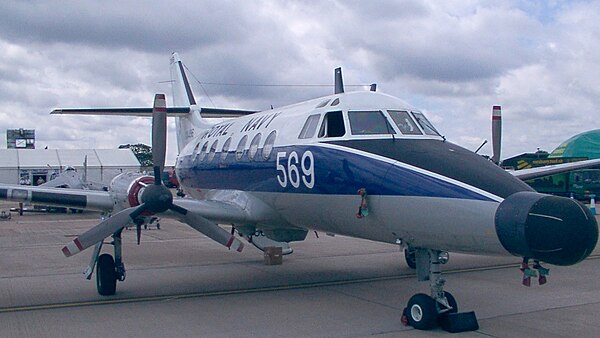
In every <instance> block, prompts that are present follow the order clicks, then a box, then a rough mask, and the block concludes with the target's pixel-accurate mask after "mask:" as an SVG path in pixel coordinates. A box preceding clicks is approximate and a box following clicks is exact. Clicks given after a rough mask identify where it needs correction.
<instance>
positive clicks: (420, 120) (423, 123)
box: [412, 112, 440, 136]
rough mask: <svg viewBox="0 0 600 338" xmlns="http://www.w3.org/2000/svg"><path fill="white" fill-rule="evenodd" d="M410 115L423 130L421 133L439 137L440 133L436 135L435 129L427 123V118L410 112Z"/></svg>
mask: <svg viewBox="0 0 600 338" xmlns="http://www.w3.org/2000/svg"><path fill="white" fill-rule="evenodd" d="M412 114H413V116H414V117H415V120H417V123H419V125H420V126H421V128H423V131H424V132H425V134H427V135H437V136H439V135H440V133H438V132H437V130H435V128H434V127H433V125H432V124H431V122H429V120H427V118H426V117H425V115H423V113H420V112H412Z"/></svg>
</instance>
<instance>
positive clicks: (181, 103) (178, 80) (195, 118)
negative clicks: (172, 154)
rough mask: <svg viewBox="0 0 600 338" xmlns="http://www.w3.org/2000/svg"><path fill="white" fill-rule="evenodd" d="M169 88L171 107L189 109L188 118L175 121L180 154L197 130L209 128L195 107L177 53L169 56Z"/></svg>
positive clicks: (190, 89) (190, 88)
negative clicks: (171, 92)
mask: <svg viewBox="0 0 600 338" xmlns="http://www.w3.org/2000/svg"><path fill="white" fill-rule="evenodd" d="M170 70H171V88H172V89H173V105H174V106H175V107H191V108H192V109H190V114H189V116H186V117H178V118H176V119H175V126H176V128H177V151H178V152H181V150H182V149H183V147H185V145H186V144H188V143H189V142H190V141H191V140H192V139H193V138H194V137H195V136H196V135H198V130H199V129H206V128H208V127H210V126H211V124H210V123H208V122H207V121H205V120H204V119H203V118H202V117H201V116H200V112H199V110H198V109H194V108H195V106H196V99H195V98H194V93H193V92H192V87H191V86H190V83H189V81H188V78H187V75H186V73H185V70H184V68H183V64H182V63H181V59H179V55H178V54H177V53H173V54H171V65H170Z"/></svg>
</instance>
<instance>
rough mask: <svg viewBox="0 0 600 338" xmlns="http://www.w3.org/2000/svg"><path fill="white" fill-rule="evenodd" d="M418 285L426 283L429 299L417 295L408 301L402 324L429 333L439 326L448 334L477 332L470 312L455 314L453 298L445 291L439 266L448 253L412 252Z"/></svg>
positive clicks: (416, 250) (474, 320)
mask: <svg viewBox="0 0 600 338" xmlns="http://www.w3.org/2000/svg"><path fill="white" fill-rule="evenodd" d="M414 255H415V260H414V261H415V267H416V270H417V279H418V280H419V281H427V280H428V281H429V286H430V290H431V295H427V294H424V293H418V294H416V295H414V296H412V297H411V298H410V300H409V301H408V304H407V305H406V308H404V311H403V314H402V323H403V324H404V325H410V326H412V327H414V328H415V329H418V330H430V329H433V328H435V327H437V326H438V325H441V326H442V328H443V329H444V330H447V331H450V332H461V331H473V330H477V329H478V328H479V325H478V324H477V319H476V318H475V314H474V313H473V312H470V313H464V314H463V313H461V314H459V313H458V304H457V302H456V299H455V298H454V296H453V295H452V294H451V293H449V292H447V291H444V284H445V283H446V281H445V280H444V279H443V278H442V269H441V264H443V263H445V262H446V261H447V259H448V255H447V253H444V252H442V251H438V250H427V249H414Z"/></svg>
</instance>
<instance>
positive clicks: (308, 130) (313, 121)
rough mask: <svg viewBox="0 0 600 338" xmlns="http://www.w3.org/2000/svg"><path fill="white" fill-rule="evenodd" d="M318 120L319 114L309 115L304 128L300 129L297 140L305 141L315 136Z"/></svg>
mask: <svg viewBox="0 0 600 338" xmlns="http://www.w3.org/2000/svg"><path fill="white" fill-rule="evenodd" d="M320 118H321V114H314V115H310V116H309V117H308V119H307V120H306V122H304V127H302V130H301V131H300V135H299V136H298V138H299V139H306V138H312V137H313V136H315V131H317V126H318V125H319V119H320Z"/></svg>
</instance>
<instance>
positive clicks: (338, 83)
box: [334, 67, 344, 94]
mask: <svg viewBox="0 0 600 338" xmlns="http://www.w3.org/2000/svg"><path fill="white" fill-rule="evenodd" d="M334 75H335V94H342V93H343V92H344V80H343V79H342V67H338V68H336V69H335V71H334Z"/></svg>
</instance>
